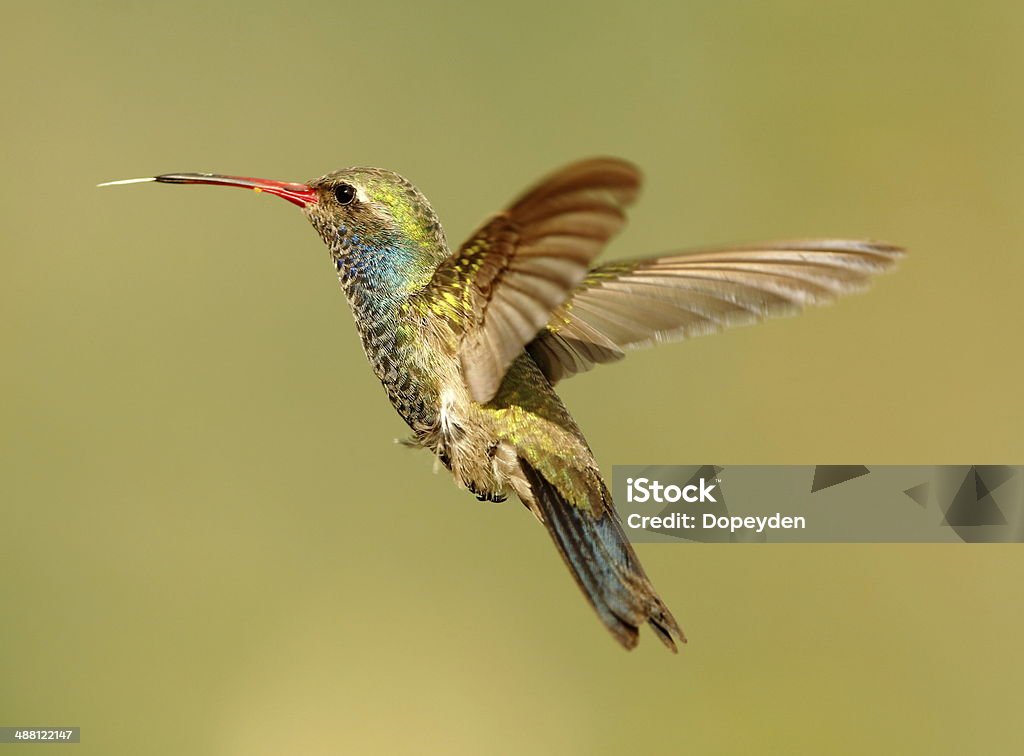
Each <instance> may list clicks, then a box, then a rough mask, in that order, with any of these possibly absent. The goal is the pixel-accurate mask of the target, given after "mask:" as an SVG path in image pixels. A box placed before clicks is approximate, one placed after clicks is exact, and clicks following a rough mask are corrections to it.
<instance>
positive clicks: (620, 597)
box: [115, 158, 899, 650]
mask: <svg viewBox="0 0 1024 756" xmlns="http://www.w3.org/2000/svg"><path fill="white" fill-rule="evenodd" d="M152 180H155V181H160V182H164V183H205V184H221V185H229V186H242V187H248V188H253V189H256V190H259V191H266V192H268V193H271V194H275V195H277V196H280V197H283V198H285V199H287V200H289V201H290V202H292V203H294V204H296V205H299V206H300V207H301V208H302V209H303V212H304V213H305V214H306V216H307V217H308V218H309V220H310V222H311V223H312V224H313V226H314V228H316V230H317V232H318V233H319V234H320V236H321V238H322V239H323V240H324V242H325V243H326V244H327V246H328V247H329V249H330V252H331V257H332V259H333V261H334V265H335V268H336V270H337V274H338V279H339V281H340V283H341V287H342V289H343V290H344V292H345V294H346V296H347V297H348V300H349V303H350V305H351V308H352V312H353V315H354V316H355V321H356V326H357V328H358V331H359V335H360V338H361V340H362V344H363V349H364V350H365V352H366V356H367V358H368V360H369V362H370V365H371V366H372V368H373V371H374V373H375V374H376V375H377V377H378V378H379V379H380V381H381V383H382V384H383V386H384V389H385V391H386V392H387V395H388V398H389V399H390V400H391V403H392V404H393V405H394V407H395V409H396V410H397V411H398V413H399V414H400V415H401V416H402V418H403V419H404V420H405V422H406V423H407V424H408V425H409V427H410V428H411V429H412V439H411V441H410V442H409V443H411V444H413V445H417V446H422V447H424V448H426V449H429V450H430V451H431V452H432V453H433V454H434V455H436V457H437V458H438V459H439V460H440V461H441V462H442V463H443V464H444V465H445V467H447V468H448V469H449V470H450V471H451V472H452V474H453V476H454V478H455V480H456V482H457V483H458V484H459V485H461V486H464V487H465V488H467V489H469V490H470V491H472V492H473V493H475V494H476V495H477V496H478V497H479V498H481V499H490V500H495V501H500V500H502V499H504V497H505V496H506V495H507V494H508V493H509V492H510V491H514V492H515V493H516V494H517V495H518V496H519V498H520V499H521V500H522V501H523V503H524V504H525V505H526V506H527V507H528V508H529V509H530V510H531V511H532V512H533V513H534V515H536V517H537V518H538V520H540V521H541V523H543V524H544V525H545V527H546V528H547V530H548V532H549V533H550V535H551V537H552V539H553V541H554V542H555V545H556V546H557V547H558V550H559V552H560V553H561V555H562V557H563V558H564V560H565V562H566V564H567V565H568V567H569V568H570V570H571V571H572V573H573V575H574V577H575V578H576V581H577V583H578V584H579V585H580V587H581V589H582V590H583V592H584V594H585V595H586V597H587V599H588V600H589V601H590V603H591V604H592V606H593V607H594V608H595V610H596V611H597V613H598V616H599V617H600V618H601V620H602V622H603V623H604V624H605V625H606V627H607V628H608V629H609V630H610V631H611V632H612V634H613V635H614V636H615V638H616V639H617V640H618V641H619V642H620V643H622V644H623V645H624V646H626V647H627V648H632V647H633V646H634V645H636V642H637V634H638V628H639V627H640V626H641V625H642V624H643V623H644V622H647V623H649V624H650V626H651V627H652V628H653V629H654V630H655V632H656V633H657V635H658V636H659V637H660V638H661V639H662V641H664V642H665V644H666V645H668V646H669V647H670V648H671V649H673V650H675V642H674V639H675V640H685V638H684V637H683V634H682V631H681V630H680V629H679V626H678V624H677V623H676V621H675V619H674V618H673V617H672V614H671V612H669V610H668V608H667V607H666V606H665V604H664V603H663V602H662V601H661V599H660V598H659V596H658V594H657V593H656V592H655V590H654V588H653V586H652V585H651V583H650V581H649V580H648V578H647V576H646V574H645V573H644V571H643V568H642V567H641V566H640V563H639V561H638V559H637V557H636V554H635V553H634V551H633V549H632V547H631V546H630V545H629V542H628V541H627V539H626V537H625V535H624V533H623V532H622V528H621V525H620V524H619V521H618V516H617V515H616V512H615V508H614V505H613V503H612V499H611V496H610V495H609V493H608V489H607V488H606V486H605V484H604V482H603V481H602V479H601V475H600V472H599V470H598V467H597V464H596V462H595V460H594V457H593V454H592V453H591V451H590V448H589V446H588V445H587V442H586V440H585V439H584V437H583V434H582V433H581V432H580V429H579V427H578V426H577V425H576V423H575V421H574V420H573V418H572V416H571V415H570V414H569V412H568V410H567V409H566V408H565V405H564V404H563V403H562V401H561V399H560V398H559V397H558V395H557V394H556V393H555V391H554V388H553V386H554V384H555V383H556V382H557V381H559V380H561V379H564V378H567V377H569V376H571V375H573V374H575V373H577V372H580V371H583V370H586V369H588V368H590V367H592V366H593V365H595V364H598V363H602V362H608V361H612V360H615V359H618V358H620V357H622V356H623V354H624V350H626V349H630V348H636V347H641V346H646V345H648V344H651V343H657V342H659V341H663V340H668V339H672V338H683V337H687V336H691V335H696V334H699V333H707V332H710V331H714V330H718V329H720V328H723V327H726V326H729V325H733V324H736V323H742V322H750V321H752V320H757V319H760V318H763V317H766V316H768V315H773V314H778V313H781V312H788V311H793V310H794V309H798V308H799V307H800V306H802V305H804V304H808V303H813V302H819V301H824V300H828V299H831V298H832V297H834V296H835V295H837V294H840V293H843V292H845V291H848V290H850V289H852V288H855V287H857V286H858V285H859V284H862V283H864V282H865V281H866V280H867V279H868V278H869V277H870V276H871V275H872V274H874V273H876V272H878V271H879V270H882V269H884V268H886V267H888V266H889V265H890V264H891V263H892V262H893V261H894V260H895V259H896V258H897V257H898V256H899V250H897V249H896V248H894V247H891V246H888V245H883V244H875V243H871V242H857V241H842V240H817V241H801V242H785V243H776V244H767V245H757V246H753V247H746V248H733V249H724V250H717V251H709V252H697V253H690V254H686V255H671V256H666V257H660V258H651V259H646V260H639V261H633V262H628V263H619V264H611V265H603V266H599V267H596V268H592V267H591V261H592V260H593V258H594V257H595V256H596V255H597V254H598V252H600V250H601V249H602V248H603V247H604V245H605V243H606V242H607V241H608V239H609V238H611V236H613V235H614V234H615V233H616V232H617V231H618V230H619V229H620V228H621V226H622V225H623V223H624V220H625V214H624V208H625V207H626V206H628V205H629V204H630V203H631V202H632V201H633V199H634V198H635V196H636V194H637V192H638V190H639V183H640V177H639V172H638V171H637V170H636V169H635V168H634V167H633V166H631V165H630V164H628V163H625V162H623V161H620V160H615V159H611V158H599V159H594V160H589V161H583V162H580V163H576V164H573V165H570V166H567V167H566V168H564V169H562V170H561V171H559V172H556V173H554V174H552V175H551V176H549V177H548V178H547V179H546V180H544V181H542V182H540V183H539V184H538V185H536V186H535V187H534V188H533V189H531V190H530V191H528V192H526V193H525V194H524V195H522V196H521V197H520V198H519V199H518V200H517V201H516V202H514V203H513V204H512V205H511V206H509V208H508V209H506V210H505V211H504V212H502V213H499V214H498V215H496V216H494V217H493V218H491V219H490V220H489V221H487V222H486V223H485V224H484V225H483V226H482V227H481V228H480V229H478V230H477V232H476V233H475V234H474V235H473V236H472V237H471V238H470V239H469V241H467V242H466V243H465V244H463V245H462V247H461V248H460V249H459V250H458V251H456V252H455V253H454V254H453V253H452V252H451V250H449V248H448V244H447V241H446V239H445V235H444V232H443V231H442V228H441V224H440V222H439V221H438V219H437V216H436V215H435V213H434V211H433V210H432V209H431V207H430V205H429V203H428V202H427V200H426V199H425V198H424V197H423V195H422V194H420V192H419V191H418V190H417V189H416V188H415V187H414V186H412V184H410V183H409V182H408V181H406V180H405V179H403V178H402V177H400V176H398V175H397V174H395V173H392V172H390V171H384V170H381V169H377V168H351V169H346V170H342V171H336V172H335V173H331V174H328V175H326V176H323V177H322V178H319V179H316V180H314V181H310V182H309V183H308V184H287V183H282V182H274V181H266V180H262V179H241V178H237V177H229V176H216V175H211V174H169V175H165V176H159V177H157V178H155V179H152ZM115 183H116V182H115Z"/></svg>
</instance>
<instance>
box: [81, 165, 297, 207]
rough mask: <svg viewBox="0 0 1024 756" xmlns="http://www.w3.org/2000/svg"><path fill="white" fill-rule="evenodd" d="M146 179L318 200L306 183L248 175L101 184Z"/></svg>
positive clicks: (293, 199)
mask: <svg viewBox="0 0 1024 756" xmlns="http://www.w3.org/2000/svg"><path fill="white" fill-rule="evenodd" d="M146 181H156V182H158V183H161V184H210V185H213V186H237V187H241V188H242V189H252V190H253V191H254V192H266V193H267V194H273V195H274V196H275V197H280V198H282V199H286V200H288V201H289V202H291V203H292V204H293V205H298V206H299V207H306V206H307V205H312V204H314V203H315V202H316V201H317V193H316V190H314V189H311V188H310V187H308V186H306V185H305V184H294V183H290V182H288V181H273V180H271V179H260V178H249V177H246V176H220V175H218V174H216V173H165V174H164V175H163V176H153V177H152V178H142V179H126V180H124V181H108V182H107V183H105V184H99V186H112V185H116V184H134V183H141V182H146Z"/></svg>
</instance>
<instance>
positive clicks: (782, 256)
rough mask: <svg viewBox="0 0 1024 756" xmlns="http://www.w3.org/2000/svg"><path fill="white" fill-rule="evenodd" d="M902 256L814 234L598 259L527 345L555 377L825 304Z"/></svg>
mask: <svg viewBox="0 0 1024 756" xmlns="http://www.w3.org/2000/svg"><path fill="white" fill-rule="evenodd" d="M902 254H903V252H902V250H901V249H899V248H898V247H893V246H891V245H889V244H883V243H879V242H870V241H849V240H842V239H815V240H801V241H790V242H773V243H770V244H760V245H754V246H750V247H734V248H728V249H718V250H709V251H697V252H692V253H689V254H679V255H671V256H666V257H656V258H652V259H647V260H635V261H632V262H624V263H612V264H609V265H602V266H600V267H597V268H594V269H593V270H591V271H590V272H589V273H588V274H587V276H586V278H585V279H584V280H583V282H582V283H581V284H580V285H579V286H578V287H577V288H576V289H575V290H574V292H573V294H572V296H571V298H570V299H569V300H568V301H567V302H565V303H564V304H563V305H561V306H560V307H559V308H558V309H557V310H556V311H555V313H554V315H553V316H552V318H551V320H550V321H549V323H548V325H547V326H546V327H545V329H544V331H543V332H542V333H541V334H540V335H539V336H538V337H537V338H536V339H534V340H533V341H532V342H531V343H530V344H529V346H528V347H527V348H528V350H529V352H530V354H531V355H532V356H533V358H534V359H535V360H536V361H537V363H538V364H539V365H540V367H541V369H542V370H543V371H544V373H545V375H547V377H548V379H549V380H550V381H551V382H552V383H555V382H557V381H558V380H560V379H562V378H567V377H569V376H571V375H575V374H576V373H578V372H582V371H584V370H588V369H590V368H591V367H593V365H594V364H595V363H600V362H611V361H613V360H617V359H621V358H622V357H623V356H624V350H628V349H637V348H640V347H645V346H648V345H651V344H656V343H659V342H663V341H672V340H677V339H685V338H689V337H690V336H697V335H701V334H706V333H712V332H715V331H719V330H721V329H723V328H728V327H730V326H734V325H743V324H747V323H752V322H756V321H759V320H763V319H765V318H768V317H773V316H777V315H786V314H792V313H794V312H797V311H799V310H800V309H802V308H803V307H804V306H806V305H811V304H821V303H824V302H829V301H831V300H833V299H835V298H836V297H837V296H839V295H841V294H846V293H848V292H851V291H856V290H858V289H862V288H864V287H865V286H866V285H867V284H868V282H869V281H870V279H871V278H872V276H874V275H875V274H877V273H879V272H881V271H884V270H885V269H886V268H889V267H890V266H892V265H893V264H894V263H895V261H896V260H897V259H898V258H900V257H901V256H902Z"/></svg>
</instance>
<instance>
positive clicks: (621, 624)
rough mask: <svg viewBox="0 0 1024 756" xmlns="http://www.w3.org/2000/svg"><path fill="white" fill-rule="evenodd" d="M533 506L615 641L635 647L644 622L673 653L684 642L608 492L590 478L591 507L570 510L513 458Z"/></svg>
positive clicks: (548, 484)
mask: <svg viewBox="0 0 1024 756" xmlns="http://www.w3.org/2000/svg"><path fill="white" fill-rule="evenodd" d="M519 463H520V466H521V468H522V470H523V474H524V475H525V477H526V480H527V482H528V483H529V486H530V490H531V492H532V494H533V499H534V502H533V503H534V505H535V506H536V509H537V511H538V513H539V514H540V515H541V517H542V518H543V520H544V524H545V525H546V526H547V529H548V532H549V533H550V534H551V538H552V540H554V542H555V545H556V546H557V547H558V551H559V552H560V553H561V555H562V558H563V559H564V560H565V563H566V565H567V566H568V567H569V569H570V571H571V572H572V574H573V576H574V577H575V578H576V582H577V583H578V584H579V586H580V588H581V589H582V590H583V593H584V595H585V596H586V597H587V600H588V601H589V602H590V604H591V605H592V606H593V607H594V609H595V610H596V611H597V615H598V617H600V619H601V621H602V622H603V623H604V624H605V626H606V627H607V628H608V630H609V631H610V632H611V633H612V635H613V636H615V639H616V640H617V641H618V642H619V643H621V644H622V645H623V646H625V647H626V648H627V649H630V648H633V647H634V646H636V644H637V639H638V635H639V627H640V625H641V624H643V623H644V622H645V621H646V622H647V623H648V624H650V626H651V628H652V629H653V630H654V632H655V634H656V635H657V636H658V637H659V638H660V639H661V641H662V643H664V644H665V645H666V646H668V648H670V649H671V650H672V651H673V652H675V651H677V649H676V643H675V639H678V640H679V641H680V642H682V643H685V642H686V637H685V636H684V635H683V632H682V630H680V629H679V625H678V624H677V623H676V620H675V618H674V617H673V616H672V612H670V611H669V610H668V607H666V606H665V604H664V603H663V602H662V600H661V598H659V597H658V594H657V593H656V592H655V590H654V586H652V585H651V582H650V580H648V578H647V575H646V574H645V573H644V570H643V567H641V566H640V560H639V559H638V558H637V555H636V552H634V551H633V547H632V546H630V545H629V541H628V540H627V539H626V534H625V533H624V532H623V531H622V526H621V525H620V524H619V519H618V515H617V514H616V513H615V507H614V506H613V505H612V501H611V496H610V495H609V494H608V489H607V488H605V485H604V483H602V482H601V479H600V477H599V476H598V475H596V474H595V475H594V479H595V482H594V491H593V496H594V497H595V499H596V500H595V501H594V506H592V507H591V508H590V510H584V509H581V508H579V507H576V506H575V505H573V504H572V503H571V502H569V501H567V500H566V498H565V497H564V496H563V495H562V494H561V492H560V491H559V490H558V488H557V487H556V486H555V485H554V484H553V483H551V481H549V480H548V479H547V478H545V477H544V475H542V474H541V473H540V472H538V471H537V470H536V469H535V468H534V467H532V466H531V465H530V464H529V462H527V461H526V460H525V459H523V458H522V457H520V458H519Z"/></svg>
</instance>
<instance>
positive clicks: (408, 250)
mask: <svg viewBox="0 0 1024 756" xmlns="http://www.w3.org/2000/svg"><path fill="white" fill-rule="evenodd" d="M306 185H307V186H308V187H309V188H310V190H312V191H313V192H314V193H315V194H316V197H317V201H316V202H310V203H307V204H306V205H304V206H303V208H302V209H303V212H304V213H305V214H306V217H307V218H309V221H310V223H312V224H313V227H314V228H315V229H316V230H317V233H319V234H320V237H321V238H322V239H323V240H324V243H325V244H327V246H328V247H330V249H331V254H332V255H333V257H334V259H335V260H336V261H337V263H338V269H339V271H341V270H344V269H345V268H347V267H349V266H356V267H361V266H363V265H364V264H373V261H374V260H379V261H380V263H381V265H382V267H386V268H389V269H392V270H394V271H395V272H396V273H398V274H400V275H402V276H403V277H404V278H405V279H406V281H407V283H409V284H413V285H415V284H417V283H420V282H424V283H425V280H424V279H425V278H429V275H430V274H432V273H433V271H434V269H435V268H436V267H437V265H438V264H439V263H440V262H441V261H442V260H443V259H445V257H447V255H448V246H447V243H446V241H445V238H444V231H443V230H442V228H441V223H440V222H439V221H438V219H437V214H436V213H434V210H433V208H432V207H431V206H430V203H429V202H427V198H426V197H424V196H423V194H422V193H420V191H419V190H418V189H417V188H416V187H415V186H413V185H412V184H411V183H410V182H409V181H407V180H406V179H404V178H402V177H401V176H399V175H398V174H397V173H394V172H393V171H386V170H382V169H380V168H344V169H342V170H340V171H334V172H333V173H328V174H327V175H326V176H321V177H320V178H318V179H314V180H312V181H309V182H307V184H306ZM380 258H388V264H385V261H384V260H382V259H380Z"/></svg>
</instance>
